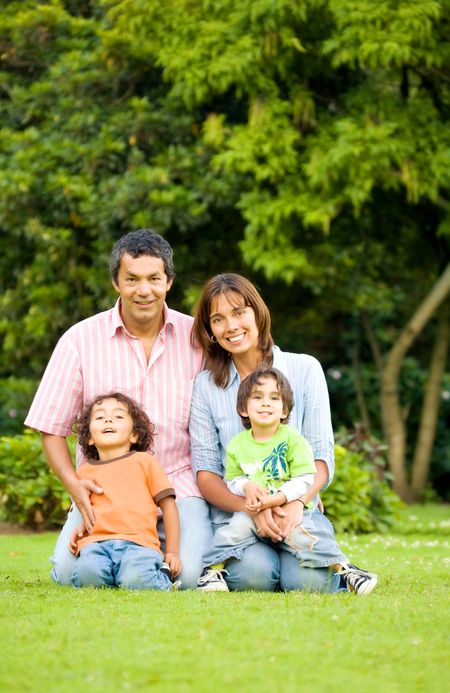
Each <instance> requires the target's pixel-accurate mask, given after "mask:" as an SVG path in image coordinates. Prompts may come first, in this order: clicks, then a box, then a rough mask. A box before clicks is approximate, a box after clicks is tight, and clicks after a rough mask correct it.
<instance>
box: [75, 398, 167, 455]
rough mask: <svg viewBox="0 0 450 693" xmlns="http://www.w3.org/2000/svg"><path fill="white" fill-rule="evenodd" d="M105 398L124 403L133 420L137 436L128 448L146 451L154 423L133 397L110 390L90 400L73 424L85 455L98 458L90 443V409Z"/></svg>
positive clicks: (151, 440) (94, 448) (150, 444)
mask: <svg viewBox="0 0 450 693" xmlns="http://www.w3.org/2000/svg"><path fill="white" fill-rule="evenodd" d="M105 399H116V400H117V401H118V402H121V403H122V404H124V405H125V406H126V408H127V410H128V413H129V415H130V416H131V418H132V421H133V433H134V434H135V435H136V436H137V440H136V442H135V443H131V445H130V450H138V451H140V452H147V451H149V450H150V448H151V447H152V445H153V434H154V431H155V427H154V425H153V424H152V423H151V421H150V419H149V418H148V416H147V414H146V413H145V411H144V410H143V409H141V407H140V406H139V404H138V403H137V402H135V401H134V399H131V397H127V396H126V395H123V394H122V393H121V392H110V393H108V394H106V395H99V396H98V397H96V398H95V399H94V400H92V402H89V403H88V404H86V406H85V408H84V409H83V411H82V412H81V414H80V416H79V418H78V419H77V421H76V424H75V430H76V433H77V434H78V442H79V444H80V447H81V449H82V451H83V454H84V456H85V457H87V458H88V459H90V460H98V459H99V454H98V450H97V448H96V447H95V445H90V443H89V441H90V439H91V434H90V431H89V427H90V423H91V414H92V409H93V407H94V406H95V405H96V404H101V402H103V401H104V400H105Z"/></svg>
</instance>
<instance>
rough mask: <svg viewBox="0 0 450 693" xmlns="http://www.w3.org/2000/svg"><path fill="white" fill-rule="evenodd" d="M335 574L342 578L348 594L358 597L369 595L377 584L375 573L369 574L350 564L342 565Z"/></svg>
mask: <svg viewBox="0 0 450 693" xmlns="http://www.w3.org/2000/svg"><path fill="white" fill-rule="evenodd" d="M337 574H338V575H340V576H341V577H343V578H344V580H345V582H346V583H347V585H348V588H349V590H350V592H356V594H360V595H365V594H370V593H371V592H372V590H374V589H375V587H376V584H377V582H378V578H377V576H376V575H375V573H369V572H367V570H362V568H358V567H357V566H356V565H352V564H351V563H347V565H343V566H342V568H341V569H340V570H338V573H337Z"/></svg>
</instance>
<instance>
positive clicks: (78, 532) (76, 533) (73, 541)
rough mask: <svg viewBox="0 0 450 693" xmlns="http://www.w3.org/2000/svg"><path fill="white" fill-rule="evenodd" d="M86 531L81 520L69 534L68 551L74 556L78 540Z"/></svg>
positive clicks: (85, 534)
mask: <svg viewBox="0 0 450 693" xmlns="http://www.w3.org/2000/svg"><path fill="white" fill-rule="evenodd" d="M87 534H88V532H87V530H86V525H85V524H84V522H82V523H81V524H80V525H78V527H77V528H76V529H74V530H73V532H72V534H71V535H70V542H69V551H70V553H73V555H74V556H76V555H77V553H78V542H79V540H80V539H82V538H83V537H85V536H87Z"/></svg>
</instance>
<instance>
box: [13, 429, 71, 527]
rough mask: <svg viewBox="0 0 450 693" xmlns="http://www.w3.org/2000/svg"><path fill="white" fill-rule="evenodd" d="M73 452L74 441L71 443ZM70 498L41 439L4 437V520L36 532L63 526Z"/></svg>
mask: <svg viewBox="0 0 450 693" xmlns="http://www.w3.org/2000/svg"><path fill="white" fill-rule="evenodd" d="M70 447H71V449H72V451H73V449H74V441H73V440H71V441H70ZM69 508H70V498H69V496H68V494H67V491H66V490H65V489H64V488H63V486H62V485H61V483H60V481H59V480H58V479H57V478H56V476H55V475H54V474H53V472H51V471H50V469H49V467H48V465H47V463H46V461H45V458H44V456H43V454H42V446H41V438H40V436H39V435H37V434H36V433H32V432H31V431H28V432H27V433H25V434H24V435H19V436H15V437H6V436H4V437H2V438H0V518H2V519H3V520H7V521H8V522H12V523H16V524H18V525H21V526H24V527H31V528H33V529H54V528H55V527H58V526H62V525H63V524H64V521H65V517H66V515H67V511H68V510H69Z"/></svg>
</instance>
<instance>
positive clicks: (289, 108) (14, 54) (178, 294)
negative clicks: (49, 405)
mask: <svg viewBox="0 0 450 693" xmlns="http://www.w3.org/2000/svg"><path fill="white" fill-rule="evenodd" d="M449 32H450V0H417V2H414V3H411V2H409V1H408V0H380V2H376V3H374V2H371V1H370V0H302V1H301V2H299V1H297V0H259V1H258V2H242V1H239V2H238V1H237V0H216V1H215V2H211V1H210V0H167V1H166V2H164V3H161V2H159V1H157V0H133V1H132V2H131V1H130V0H89V1H88V0H82V1H80V2H74V1H73V0H48V1H47V2H45V0H43V1H39V2H35V1H34V0H21V1H20V2H19V1H18V0H5V2H3V3H2V7H1V8H0V171H1V173H0V232H1V234H2V237H4V238H5V239H7V242H6V243H4V244H3V245H2V254H1V256H0V312H1V318H0V340H1V343H2V349H1V353H0V377H1V378H4V379H7V382H9V383H10V385H11V390H10V394H9V395H8V396H6V395H5V396H4V397H3V399H2V402H0V405H1V406H2V407H3V403H5V404H4V407H3V409H2V411H1V417H2V418H1V421H0V425H1V426H2V427H3V426H5V428H3V430H4V431H7V432H15V431H16V430H17V421H16V420H17V418H18V417H9V418H8V416H9V415H8V412H10V411H13V412H18V411H19V410H22V409H23V393H24V392H25V391H26V390H27V386H26V385H24V384H23V383H24V381H25V380H31V379H34V380H36V379H37V378H39V377H40V375H41V373H42V370H43V368H44V366H45V363H46V361H47V359H48V356H49V353H50V351H51V349H52V347H53V345H54V343H55V341H56V339H57V338H58V336H59V335H60V334H61V332H62V331H63V330H64V329H66V328H67V327H68V326H69V325H70V324H72V323H73V322H74V321H76V320H78V319H80V318H82V317H85V316H87V315H89V314H91V313H93V312H95V311H97V310H101V309H104V308H106V307H109V306H110V305H111V302H112V300H113V293H112V291H111V289H110V287H109V281H108V277H107V262H108V255H109V251H110V248H111V245H112V243H113V241H114V240H115V239H116V238H118V237H119V236H120V235H122V234H123V233H125V232H127V231H129V230H131V229H134V228H136V227H141V226H152V227H154V228H155V229H156V230H158V231H160V232H162V233H163V234H164V235H166V236H167V238H168V239H169V241H170V242H171V243H172V245H173V246H174V248H175V256H176V265H177V272H178V280H177V283H176V285H175V287H174V289H173V291H172V297H171V298H172V304H173V305H174V307H179V308H181V309H183V310H190V309H191V307H192V305H193V302H194V300H195V298H196V296H197V295H198V291H199V286H200V285H201V283H202V282H203V281H204V279H205V278H206V277H208V276H209V275H211V274H212V273H214V272H217V271H223V270H232V271H233V270H234V271H241V272H243V273H245V274H247V275H248V276H250V277H251V278H253V279H255V280H256V281H257V283H258V285H259V286H260V287H261V289H262V293H263V294H264V296H265V298H266V299H267V301H268V303H269V305H270V307H271V309H272V313H273V316H274V333H275V337H276V341H277V342H278V343H279V344H280V345H281V346H283V347H285V348H288V349H289V348H290V349H293V350H305V351H309V352H311V353H314V354H315V355H317V356H318V357H319V358H320V359H321V360H322V362H323V363H324V365H325V366H326V367H327V368H328V369H329V371H330V369H331V370H335V371H336V370H339V371H340V372H347V373H349V374H350V375H349V379H348V380H347V383H349V390H348V395H347V391H345V389H344V388H342V389H341V390H339V387H340V386H341V385H342V386H344V385H345V381H344V379H342V380H341V381H340V382H339V383H338V382H335V383H332V386H333V390H334V391H335V393H336V396H337V398H338V400H339V405H340V407H341V406H342V407H343V408H342V410H341V409H340V410H339V411H336V412H335V413H334V418H335V423H341V422H343V423H345V424H346V425H349V424H351V423H352V422H353V421H355V420H361V419H364V416H365V413H367V411H368V412H369V414H370V421H369V423H370V425H371V427H372V428H373V430H374V431H376V432H377V433H381V419H380V411H379V402H378V396H379V382H380V370H379V366H380V362H382V360H383V358H384V356H385V354H386V353H387V352H388V351H389V350H390V348H391V346H392V344H393V343H395V340H396V338H397V336H398V334H399V332H400V329H401V327H402V326H403V325H404V324H405V323H406V322H407V320H408V319H409V317H410V316H411V314H412V313H413V312H414V310H415V309H416V307H417V306H418V304H420V302H421V301H422V300H423V298H424V297H425V296H427V294H428V293H429V291H430V290H431V287H432V286H433V285H434V284H435V282H436V281H437V279H438V277H439V275H440V274H441V273H442V272H443V270H444V268H445V266H446V264H447V263H448V261H449V246H448V238H449V235H450V217H449V208H450V207H449V188H450V129H449V127H448V116H449V111H450V90H449V84H450V82H449V78H448V71H447V66H448V64H449V62H450V61H449V59H450V41H449V38H450V37H449ZM434 332H435V321H434V320H431V321H430V322H429V324H428V326H427V330H426V331H425V332H424V335H423V337H422V339H421V340H420V341H419V342H418V343H417V344H416V345H415V354H414V363H415V364H417V368H416V371H417V373H420V374H421V375H420V378H418V379H417V383H418V387H419V388H420V392H419V393H418V392H417V391H414V392H413V393H412V394H411V391H410V390H408V388H405V387H404V383H405V380H407V376H405V374H402V382H401V406H402V407H403V408H404V412H405V419H406V420H407V422H408V427H409V432H410V440H409V449H408V457H409V458H410V457H411V448H412V443H411V435H412V436H413V438H414V435H415V432H416V430H417V421H418V419H419V413H418V412H417V407H419V408H420V399H421V398H420V397H418V394H421V392H422V390H423V387H424V383H425V382H426V380H427V372H428V369H429V364H428V360H429V351H430V344H431V342H432V340H433V338H434ZM377 357H379V361H380V362H379V363H378V364H377V363H376V360H377ZM366 377H367V379H368V381H369V382H370V384H369V386H368V387H367V388H365V384H364V382H365V378H366ZM14 379H16V380H14ZM419 381H420V382H419ZM3 382H4V381H3ZM358 383H359V385H358ZM16 386H17V387H16ZM30 389H31V388H29V390H30ZM358 390H359V394H358ZM446 391H447V390H446V389H445V388H444V392H446ZM16 393H17V395H16ZM344 393H345V394H344ZM361 393H362V394H363V395H364V394H365V393H366V394H365V400H364V397H363V396H362V394H361ZM15 397H17V401H15ZM418 400H419V401H418ZM355 402H357V406H355ZM443 404H444V405H445V406H446V409H445V410H444V411H441V420H440V426H439V430H440V431H441V435H440V437H438V440H439V442H440V450H439V451H437V449H436V450H435V454H434V468H435V469H436V465H440V468H441V470H442V473H440V478H441V479H445V478H446V476H445V475H446V474H447V473H448V472H446V471H445V469H447V470H448V469H450V457H449V455H450V453H449V450H450V440H449V438H448V435H449V434H448V432H447V427H446V425H445V417H448V415H449V404H448V401H447V400H444V401H443ZM347 407H348V411H347ZM4 412H6V414H5V413H4ZM408 414H409V416H408ZM366 423H367V422H366ZM435 476H436V475H435ZM438 476H439V474H438ZM441 486H442V493H443V494H445V493H446V489H447V488H448V486H447V485H446V482H445V481H444V482H442V483H441Z"/></svg>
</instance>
